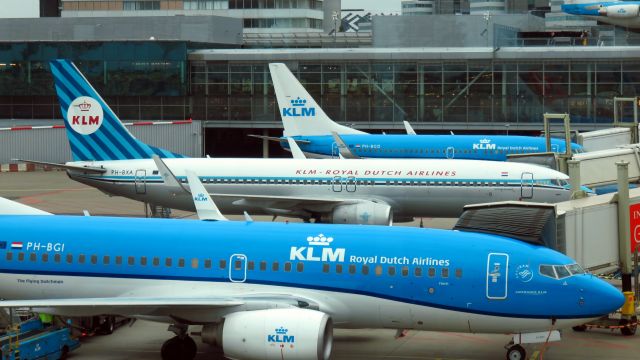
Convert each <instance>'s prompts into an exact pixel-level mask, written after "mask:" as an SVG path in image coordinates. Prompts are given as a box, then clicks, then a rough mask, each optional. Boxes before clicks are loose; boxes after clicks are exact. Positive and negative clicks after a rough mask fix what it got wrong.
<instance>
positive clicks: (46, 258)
mask: <svg viewBox="0 0 640 360" xmlns="http://www.w3.org/2000/svg"><path fill="white" fill-rule="evenodd" d="M48 261H49V254H47V253H44V254H42V262H43V263H46V262H48Z"/></svg>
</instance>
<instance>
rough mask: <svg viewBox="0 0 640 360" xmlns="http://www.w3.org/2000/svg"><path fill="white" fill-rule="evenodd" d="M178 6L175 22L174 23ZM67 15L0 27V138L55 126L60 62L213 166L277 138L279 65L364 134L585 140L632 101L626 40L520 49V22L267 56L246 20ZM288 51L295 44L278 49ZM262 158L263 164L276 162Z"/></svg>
mask: <svg viewBox="0 0 640 360" xmlns="http://www.w3.org/2000/svg"><path fill="white" fill-rule="evenodd" d="M179 2H180V3H181V5H182V9H180V10H175V9H174V10H175V11H179V12H184V11H186V10H185V9H184V7H185V6H186V5H185V4H186V3H187V2H188V1H179ZM65 3H71V2H70V1H65ZM85 3H86V2H85ZM109 3H113V1H111V2H109ZM127 3H129V2H127ZM161 3H165V1H163V2H161ZM166 3H173V5H175V6H177V5H176V4H175V3H178V1H171V2H168V1H167V2H166ZM245 3H246V1H245ZM276 3H277V1H276ZM307 3H308V4H311V2H307ZM318 3H321V4H320V5H322V6H324V5H326V4H329V3H330V2H329V1H319V2H318ZM507 3H508V2H507ZM69 6H71V5H69ZM83 6H84V5H83ZM93 6H94V8H93V9H94V10H93V11H95V4H94V5H93ZM123 6H124V4H123ZM154 6H155V5H154ZM189 6H191V5H189ZM205 8H206V5H205ZM307 10H309V9H306V10H304V11H307ZM65 11H72V10H64V8H63V11H62V17H59V18H46V19H6V20H2V21H0V119H3V120H0V127H2V125H12V124H15V123H19V124H36V125H37V124H38V123H43V124H44V123H52V122H59V121H60V119H61V114H60V110H59V107H58V104H57V99H56V97H55V91H54V87H53V79H52V77H51V74H50V72H49V68H48V61H49V60H51V59H53V58H59V57H65V58H70V59H71V60H73V61H74V62H75V63H76V64H77V66H78V67H79V68H80V69H81V71H83V72H84V73H85V75H86V76H87V78H88V79H89V80H90V81H91V82H92V84H94V86H95V87H96V88H97V89H98V91H99V92H100V93H101V94H102V95H103V96H104V97H105V100H106V101H107V102H108V103H109V104H110V105H111V107H112V108H113V109H114V110H115V111H116V113H117V114H118V115H119V116H120V117H121V118H122V119H123V120H132V121H137V120H145V121H148V120H182V119H188V118H191V119H193V120H194V121H197V122H200V123H201V124H202V126H203V128H204V131H203V133H204V139H203V143H204V144H205V145H204V146H205V149H204V150H205V153H208V154H210V155H212V156H240V155H241V156H259V155H262V154H264V153H265V150H266V148H265V147H264V146H266V145H265V144H263V143H262V142H261V141H260V140H256V139H254V138H249V137H247V135H248V134H259V135H271V136H278V135H281V131H282V126H281V122H280V115H279V111H278V108H277V104H276V100H275V96H274V92H273V87H272V85H271V80H270V76H269V71H268V64H269V63H270V62H284V63H286V64H287V65H288V66H289V67H290V68H291V70H292V71H293V72H294V74H296V75H297V76H298V77H299V79H300V80H301V81H302V83H303V84H304V85H305V87H306V88H307V89H308V90H309V92H310V93H311V94H312V96H314V98H316V100H317V101H318V102H319V103H320V104H321V106H322V107H323V109H324V110H325V111H326V112H327V114H328V115H329V116H331V117H332V118H334V119H335V120H336V121H338V122H341V123H343V124H348V125H350V126H354V127H356V128H360V129H365V130H366V131H371V132H381V131H385V132H393V131H401V130H402V129H403V127H402V121H404V120H406V121H409V122H410V123H411V124H412V125H413V127H414V128H416V129H417V130H419V131H420V130H421V131H429V132H445V133H448V132H449V131H451V130H453V131H456V132H457V133H464V132H479V131H481V132H492V133H505V132H508V131H511V132H512V133H528V134H539V133H540V131H541V130H542V119H543V114H544V113H565V112H566V113H570V114H571V118H572V122H573V128H574V129H581V130H591V129H595V128H600V127H607V126H610V124H611V122H612V121H613V119H612V117H613V98H614V97H616V96H625V97H634V96H637V95H638V93H639V92H640V61H638V59H639V58H640V49H639V48H637V47H630V46H626V43H625V42H624V38H621V39H619V40H616V41H613V42H597V41H593V42H592V41H589V42H577V41H576V42H569V43H555V44H554V43H550V42H546V43H544V44H543V45H540V43H539V42H535V41H533V42H529V41H528V40H527V38H526V36H525V35H526V34H529V33H531V32H536V31H537V32H540V31H544V29H545V21H544V18H542V17H537V16H533V15H528V14H519V15H515V14H503V15H500V14H496V15H493V16H491V19H490V21H489V22H488V21H487V20H486V19H485V18H484V16H474V15H467V16H456V15H429V16H430V21H428V22H425V21H424V20H423V19H421V17H420V16H407V17H403V16H373V17H372V29H371V31H370V32H367V33H368V34H369V35H366V36H367V37H365V38H361V37H352V38H350V37H346V36H344V34H347V33H341V32H340V33H334V34H329V32H326V31H325V32H319V33H318V35H317V38H316V39H314V38H312V37H311V36H309V34H308V33H307V34H306V35H299V36H298V35H296V34H301V33H297V30H296V29H293V30H292V29H284V30H283V31H282V32H280V33H274V32H272V33H268V34H262V35H260V39H262V40H264V41H267V40H268V41H276V40H277V38H280V40H279V41H281V46H278V47H269V46H264V45H252V43H250V42H248V41H247V36H246V34H247V33H246V31H247V22H246V19H247V18H246V17H244V18H243V17H240V16H238V17H236V16H213V15H206V16H199V15H193V16H160V15H158V16H127V15H123V14H124V13H125V12H126V11H125V10H124V9H123V10H118V11H120V12H121V13H122V14H121V15H123V16H115V17H99V16H98V14H94V15H95V16H88V17H73V16H70V13H67V14H66V15H65ZM82 11H88V10H82ZM100 11H103V10H100ZM104 11H110V10H108V9H107V10H104ZM131 11H137V10H131ZM145 11H149V12H155V11H160V12H162V11H169V10H164V9H162V8H161V9H160V10H153V9H151V10H140V11H138V13H143V12H145ZM172 11H173V10H172ZM204 11H209V10H204ZM211 11H216V9H214V10H211ZM240 11H245V10H240ZM274 11H277V10H274ZM314 11H315V10H314ZM318 11H320V12H322V16H316V17H318V18H320V17H322V18H327V17H329V18H330V17H331V16H329V15H332V14H331V13H333V12H334V10H333V7H327V8H324V7H323V8H322V10H318ZM80 12H81V10H79V5H78V10H77V12H76V15H77V14H79V13H80ZM103 15H106V14H103ZM265 16H266V15H265ZM332 22H333V20H332ZM330 28H333V24H332V26H330ZM16 29H18V30H16ZM20 29H22V30H20ZM307 30H308V29H307ZM305 32H306V31H305ZM443 33H446V34H448V36H446V37H443V36H441V35H439V34H443ZM357 36H363V35H357ZM254 39H255V37H254ZM265 39H266V40H265ZM287 39H289V40H287ZM363 39H367V40H366V41H364V42H362V40H363ZM590 40H591V39H590ZM287 41H295V42H292V44H293V45H291V46H285V47H284V48H283V46H282V44H285V45H286V44H287ZM332 42H333V45H332ZM305 44H306V45H307V46H305ZM596 44H597V45H600V46H591V45H596ZM272 145H273V146H271V148H270V149H269V150H270V152H271V155H274V154H275V155H278V154H281V155H283V153H281V152H279V150H278V147H277V145H276V144H272Z"/></svg>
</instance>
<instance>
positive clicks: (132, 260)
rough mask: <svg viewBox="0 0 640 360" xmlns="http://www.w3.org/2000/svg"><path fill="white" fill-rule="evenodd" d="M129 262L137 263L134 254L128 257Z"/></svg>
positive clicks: (131, 264) (130, 264)
mask: <svg viewBox="0 0 640 360" xmlns="http://www.w3.org/2000/svg"><path fill="white" fill-rule="evenodd" d="M127 264H129V266H133V265H135V264H136V258H134V257H133V256H129V257H128V258H127Z"/></svg>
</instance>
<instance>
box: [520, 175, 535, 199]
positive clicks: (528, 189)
mask: <svg viewBox="0 0 640 360" xmlns="http://www.w3.org/2000/svg"><path fill="white" fill-rule="evenodd" d="M520 198H521V199H531V198H533V173H530V172H524V173H522V177H521V181H520Z"/></svg>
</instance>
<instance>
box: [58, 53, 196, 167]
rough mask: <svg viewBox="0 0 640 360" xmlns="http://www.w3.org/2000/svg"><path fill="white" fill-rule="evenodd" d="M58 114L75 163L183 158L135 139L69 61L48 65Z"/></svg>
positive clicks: (59, 61)
mask: <svg viewBox="0 0 640 360" xmlns="http://www.w3.org/2000/svg"><path fill="white" fill-rule="evenodd" d="M50 66H51V73H52V74H53V78H54V80H55V85H56V93H57V94H58V101H59V103H60V111H61V113H62V117H63V118H64V124H65V127H66V129H67V138H68V139H69V146H70V148H71V153H72V155H73V160H75V161H91V160H96V161H103V160H127V159H150V158H151V155H154V154H155V155H158V156H160V157H163V158H176V157H184V156H182V155H179V154H174V153H172V152H170V151H168V150H164V149H160V148H156V147H153V146H149V145H147V144H145V143H143V142H142V141H140V140H138V139H136V138H135V137H134V136H133V135H131V133H130V132H129V131H128V130H127V129H126V128H125V127H124V125H123V124H122V122H121V121H120V119H119V118H118V116H116V114H115V113H114V112H113V111H112V110H111V108H110V107H109V105H107V103H106V102H105V101H104V99H102V97H101V96H100V95H99V94H98V92H97V91H96V90H95V89H94V88H93V86H91V84H90V83H89V81H88V80H87V79H86V78H85V77H84V75H82V73H81V72H80V70H78V68H77V67H76V66H75V65H74V64H73V63H72V62H71V61H69V60H53V61H51V62H50Z"/></svg>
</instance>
